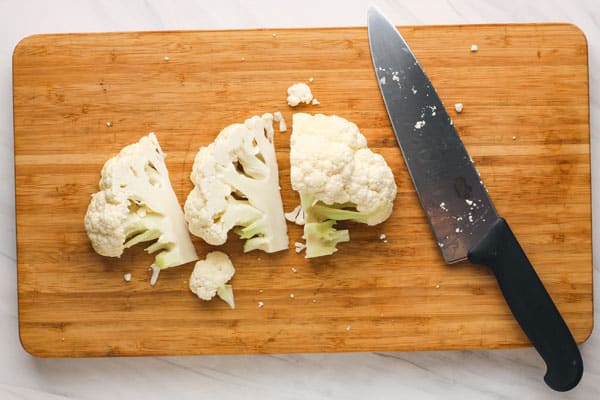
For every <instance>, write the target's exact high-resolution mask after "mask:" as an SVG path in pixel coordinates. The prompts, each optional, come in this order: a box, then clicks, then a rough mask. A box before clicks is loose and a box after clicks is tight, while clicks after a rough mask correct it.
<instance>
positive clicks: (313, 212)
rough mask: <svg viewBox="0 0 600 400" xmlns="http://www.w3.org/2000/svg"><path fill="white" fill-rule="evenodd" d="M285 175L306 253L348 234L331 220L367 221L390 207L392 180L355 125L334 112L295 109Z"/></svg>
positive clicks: (320, 252) (327, 250)
mask: <svg viewBox="0 0 600 400" xmlns="http://www.w3.org/2000/svg"><path fill="white" fill-rule="evenodd" d="M290 160H291V180H292V187H293V189H294V190H296V191H297V192H299V194H300V201H301V204H302V208H303V210H304V214H305V215H304V217H305V218H304V219H305V225H304V239H306V246H307V247H306V257H307V258H311V257H319V256H324V255H330V254H333V253H334V252H336V251H337V248H336V245H337V243H340V242H346V241H348V240H349V239H350V238H349V233H348V231H347V230H336V229H335V228H334V224H335V223H336V221H341V220H352V221H356V222H360V223H365V224H368V225H376V224H379V223H381V222H383V221H385V220H386V219H387V218H388V217H389V216H390V215H391V213H392V208H393V205H394V199H395V197H396V183H395V181H394V175H393V174H392V171H391V169H390V168H389V166H388V165H387V163H386V162H385V160H384V159H383V157H382V156H381V155H379V154H376V153H373V152H372V151H371V150H370V149H369V148H368V147H367V140H366V139H365V137H364V136H363V135H362V134H361V133H360V131H359V129H358V127H357V126H356V125H355V124H353V123H352V122H349V121H347V120H345V119H344V118H341V117H338V116H335V115H333V116H326V115H322V114H317V115H310V114H305V113H297V114H294V116H293V129H292V135H291V152H290Z"/></svg>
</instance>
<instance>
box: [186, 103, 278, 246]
mask: <svg viewBox="0 0 600 400" xmlns="http://www.w3.org/2000/svg"><path fill="white" fill-rule="evenodd" d="M191 180H192V182H193V183H194V186H195V187H194V189H193V190H192V191H191V192H190V194H189V196H188V198H187V201H186V202H185V207H184V209H185V218H186V220H187V222H188V227H189V230H190V232H192V233H193V234H194V235H196V236H199V237H201V238H202V239H204V240H205V241H206V242H207V243H208V244H212V245H215V246H218V245H221V244H223V243H225V241H227V233H228V232H229V231H230V230H231V229H232V228H234V227H237V228H236V229H235V232H236V233H237V234H238V235H240V237H241V238H242V239H247V240H246V242H245V244H244V251H245V252H248V251H252V250H255V249H260V250H263V251H265V252H267V253H273V252H276V251H280V250H285V249H287V248H288V237H287V227H286V224H285V219H284V215H283V205H282V202H281V194H280V193H279V171H278V169H277V158H276V156H275V148H274V146H273V116H272V115H271V114H264V115H263V116H262V117H258V116H255V117H252V118H250V119H248V120H246V121H245V122H244V123H243V124H233V125H230V126H228V127H226V128H225V129H223V130H222V131H221V133H219V135H218V136H217V138H216V139H215V141H214V142H213V143H211V144H210V145H208V146H206V147H202V148H200V151H199V152H198V154H196V158H195V160H194V166H193V167H192V174H191Z"/></svg>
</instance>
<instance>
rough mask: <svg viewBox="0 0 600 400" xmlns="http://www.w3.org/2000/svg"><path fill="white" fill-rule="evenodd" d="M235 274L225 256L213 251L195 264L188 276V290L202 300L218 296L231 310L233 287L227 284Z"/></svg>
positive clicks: (233, 305) (232, 305)
mask: <svg viewBox="0 0 600 400" xmlns="http://www.w3.org/2000/svg"><path fill="white" fill-rule="evenodd" d="M233 274H235V268H234V267H233V264H232V263H231V260H230V259H229V257H228V256H227V254H225V253H222V252H220V251H213V252H210V253H208V254H207V255H206V259H205V260H200V261H198V262H197V263H196V266H195V267H194V271H193V272H192V275H191V276H190V283H189V285H190V290H191V291H192V293H194V294H196V295H197V296H198V297H199V298H201V299H202V300H207V301H208V300H210V299H212V298H213V297H215V295H217V296H219V297H220V298H221V299H222V300H223V301H225V302H226V303H227V304H229V306H230V307H231V308H235V302H234V299H233V287H232V286H231V285H228V284H227V282H229V280H230V279H231V278H232V277H233Z"/></svg>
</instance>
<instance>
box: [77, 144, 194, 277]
mask: <svg viewBox="0 0 600 400" xmlns="http://www.w3.org/2000/svg"><path fill="white" fill-rule="evenodd" d="M84 222H85V230H86V232H87V235H88V237H89V239H90V241H91V243H92V246H93V248H94V250H95V251H96V253H98V254H100V255H102V256H107V257H120V256H121V254H123V251H124V250H125V249H126V248H129V247H131V246H133V245H136V244H138V243H142V242H149V241H154V243H152V244H151V245H150V246H148V247H147V248H146V251H147V252H148V253H155V252H158V253H157V254H156V257H155V260H154V265H155V266H156V267H158V268H160V269H164V268H169V267H175V266H178V265H181V264H185V263H188V262H191V261H195V260H197V259H198V256H197V255H196V250H195V249H194V246H193V244H192V241H191V238H190V235H189V233H188V231H187V227H186V223H185V218H184V216H183V212H182V210H181V206H180V205H179V201H178V200H177V196H176V195H175V192H174V191H173V188H172V187H171V182H170V180H169V172H168V170H167V167H166V165H165V154H164V153H163V151H162V149H161V147H160V145H159V143H158V140H157V139H156V136H155V135H154V133H150V134H148V135H147V136H144V137H142V138H141V139H140V141H139V142H137V143H134V144H131V145H129V146H126V147H124V148H123V149H122V150H121V152H120V153H119V154H118V155H116V156H114V157H112V158H111V159H109V160H108V161H107V162H106V163H105V164H104V167H103V168H102V172H101V178H100V191H99V192H98V193H95V194H93V195H92V199H91V201H90V204H89V206H88V209H87V212H86V214H85V221H84Z"/></svg>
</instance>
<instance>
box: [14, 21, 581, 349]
mask: <svg viewBox="0 0 600 400" xmlns="http://www.w3.org/2000/svg"><path fill="white" fill-rule="evenodd" d="M400 30H401V31H402V33H403V35H405V37H406V39H407V40H408V42H409V43H410V45H411V47H412V48H413V50H414V52H415V53H416V55H417V57H418V58H419V60H420V61H421V63H422V65H423V67H424V68H425V69H426V71H427V73H428V74H429V76H430V78H431V80H432V82H433V83H434V85H435V86H436V88H437V89H438V91H439V94H440V96H441V98H442V99H443V100H444V101H445V103H446V104H447V105H448V108H449V112H450V114H451V116H452V117H453V119H454V123H455V125H456V127H457V128H458V131H459V132H460V135H461V137H462V139H463V141H464V143H465V145H466V146H467V148H468V150H469V152H470V154H471V155H472V157H473V159H474V160H475V163H476V165H477V167H478V168H479V171H480V172H481V175H482V177H483V180H484V182H485V183H486V184H487V187H488V189H489V192H490V194H491V196H492V198H493V200H494V203H495V205H496V207H497V209H498V210H499V213H500V214H501V215H503V216H505V217H506V218H507V220H508V221H509V222H510V224H511V226H512V228H513V230H514V231H515V233H516V235H517V237H518V238H519V241H520V242H521V244H522V246H523V248H524V249H525V251H526V253H527V254H528V255H529V258H530V259H531V261H532V263H533V265H534V266H535V269H536V270H537V272H538V274H539V275H540V277H541V279H542V280H543V282H544V283H545V285H546V287H547V289H548V291H549V292H550V294H551V296H552V297H553V298H554V300H555V302H556V303H557V305H558V308H559V309H560V311H561V312H562V314H563V316H564V318H565V320H566V322H567V324H568V325H569V327H570V329H571V330H572V331H573V333H574V335H575V338H576V339H577V342H579V343H581V342H583V341H584V340H585V339H586V338H587V337H588V336H589V335H590V332H591V329H592V319H593V318H592V245H591V204H590V197H591V196H590V195H591V190H590V146H589V138H590V135H589V108H588V70H587V47H586V41H585V38H584V36H583V34H582V32H581V31H579V30H578V29H577V28H576V27H574V26H572V25H561V24H531V25H480V26H435V27H432V26H421V27H401V28H400ZM471 44H477V45H478V46H479V51H477V52H471V51H470V47H471ZM13 63H14V64H13V74H14V82H13V84H14V125H15V162H16V211H17V249H18V292H19V326H20V337H21V341H22V344H23V346H24V348H25V349H26V350H27V351H29V352H30V353H32V354H35V355H38V356H44V357H53V356H61V357H63V356H65V357H80V356H124V355H135V356H137V355H166V354H168V355H172V354H226V353H279V352H281V353H290V352H333V351H405V350H431V349H466V348H469V349H475V348H509V347H517V346H525V345H528V341H527V339H526V337H525V336H524V334H523V333H522V332H521V330H520V329H519V327H518V325H517V323H516V322H515V321H514V320H513V318H512V315H511V313H510V311H509V309H508V307H507V306H506V304H505V302H504V299H503V297H502V296H501V294H500V291H499V289H498V287H497V284H496V282H495V280H494V278H493V276H492V274H491V272H490V270H488V269H486V268H483V267H478V266H474V265H470V264H468V263H463V264H458V265H453V266H448V265H445V264H444V262H443V260H442V257H441V255H440V253H439V251H438V249H437V247H436V244H435V242H434V240H433V237H432V235H431V233H430V231H429V227H428V225H427V221H426V219H425V216H424V213H423V211H422V210H421V208H420V206H419V204H418V201H417V197H416V195H415V191H414V188H413V185H412V183H411V181H410V178H409V176H408V173H407V171H406V168H405V165H404V162H403V160H402V158H401V155H400V151H399V149H398V147H397V145H396V142H395V139H394V137H393V135H392V131H391V127H390V124H389V121H388V118H387V115H386V113H385V110H384V106H383V102H382V100H381V98H380V94H379V90H378V88H377V85H376V80H375V79H374V72H373V70H372V67H371V60H370V53H369V48H368V44H367V31H366V29H365V28H347V29H346V28H344V29H304V30H303V29H290V30H254V31H217V32H214V31H203V32H142V33H140V32H135V33H99V34H75V35H74V34H69V35H41V36H32V37H28V38H26V39H24V40H23V41H21V42H20V43H19V45H18V46H17V47H16V49H15V52H14V58H13ZM311 77H313V78H314V81H313V82H312V83H311V87H312V90H313V92H314V94H315V96H316V98H318V100H319V101H320V103H321V104H320V105H318V106H312V105H311V106H301V107H299V108H297V109H295V110H292V109H290V108H289V107H288V106H287V104H286V89H287V87H288V86H290V85H291V84H292V83H295V82H303V81H304V82H307V81H308V80H309V78H311ZM458 102H461V103H463V104H464V111H463V112H462V113H460V114H457V113H456V112H455V111H454V107H453V105H454V104H455V103H458ZM277 110H280V111H281V112H282V113H283V115H284V117H285V119H286V120H287V122H288V124H291V117H292V113H293V112H296V111H303V112H310V113H324V114H338V115H340V116H343V117H345V118H347V119H349V120H351V121H354V122H355V123H357V124H358V126H359V127H360V129H361V130H362V132H363V133H364V135H365V136H366V137H367V139H368V141H369V145H370V147H371V148H372V149H374V150H375V151H377V152H379V153H381V154H382V155H383V156H384V157H385V158H386V159H387V161H388V163H389V164H390V166H391V167H392V168H393V170H394V172H395V176H396V181H397V184H398V197H397V199H396V203H395V210H394V213H393V215H392V216H391V218H390V219H389V220H388V221H387V222H385V223H384V224H382V225H380V226H376V227H368V226H365V225H360V224H349V225H348V226H349V227H350V231H351V237H352V241H351V242H350V243H347V244H342V245H340V246H339V252H338V253H336V254H335V255H333V256H331V257H325V258H320V259H316V260H313V261H310V262H309V261H307V260H306V259H304V258H303V256H302V255H298V254H296V253H295V251H294V250H293V249H291V250H289V251H285V252H281V253H277V254H264V253H261V252H253V253H249V254H243V253H242V251H241V241H240V240H239V239H236V238H235V237H233V235H232V236H231V237H232V238H231V240H230V241H229V242H228V243H227V244H226V245H225V246H223V247H222V249H223V250H224V251H226V252H227V253H229V254H230V256H231V258H232V260H233V262H234V264H235V266H236V268H237V274H236V276H235V277H234V280H233V285H234V287H235V297H236V303H237V308H236V309H235V310H230V309H228V307H227V305H226V304H225V303H223V302H222V301H219V300H215V301H212V302H210V303H206V302H202V301H200V300H199V299H198V298H196V297H195V296H194V295H193V294H192V293H190V292H189V290H188V288H187V279H188V277H189V275H190V272H191V270H192V267H193V265H191V264H189V265H185V266H182V267H179V268H175V269H171V270H167V271H165V272H163V273H162V274H161V276H160V279H159V281H158V283H157V284H156V286H154V287H151V286H150V285H149V283H148V281H149V277H150V272H149V271H148V266H149V265H150V263H151V262H152V257H149V256H147V255H145V254H144V253H143V251H142V250H141V249H140V248H136V249H132V250H130V251H128V252H126V253H125V255H124V256H123V257H122V258H121V259H108V258H103V257H100V256H98V255H96V254H95V253H94V252H93V251H92V249H91V247H90V244H89V242H88V239H87V237H86V234H85V231H84V228H83V216H84V213H85V211H86V207H87V204H88V201H89V196H90V194H91V193H93V192H95V191H97V190H98V187H97V185H98V179H99V174H100V169H101V167H102V165H103V163H104V162H105V161H106V160H107V159H108V158H109V157H110V156H112V155H114V154H116V153H117V152H118V151H119V150H120V149H121V148H122V147H123V146H125V145H127V144H129V143H133V142H135V141H137V140H138V139H139V138H140V137H141V136H143V135H145V134H147V133H148V132H150V131H154V132H156V134H157V136H158V138H159V140H160V143H161V145H162V147H163V149H164V150H165V152H166V153H167V155H168V157H167V165H168V167H169V169H170V174H171V179H172V184H173V187H174V188H175V190H176V192H177V194H178V196H179V199H180V201H181V202H182V203H183V202H184V200H185V198H186V196H187V194H188V192H189V191H190V190H191V188H192V185H191V182H190V181H189V179H188V176H189V174H190V170H191V166H192V162H193V159H194V155H195V153H196V151H197V149H198V148H199V147H200V146H203V145H206V144H208V143H210V142H211V141H212V140H213V138H214V137H215V136H216V135H217V133H218V132H219V131H220V130H221V129H222V128H223V127H225V126H226V125H228V124H230V123H234V122H241V121H243V120H244V119H246V118H248V117H250V116H252V115H255V114H261V113H264V112H274V111H277ZM289 137H290V132H289V131H288V132H285V133H277V134H276V139H275V140H276V146H277V152H278V153H277V155H278V160H279V167H280V169H281V188H282V195H283V201H284V206H285V209H286V210H291V209H292V208H293V207H294V206H295V205H296V204H298V202H299V200H298V197H297V195H296V194H295V193H294V192H293V191H292V190H291V186H290V182H289V159H288V155H289ZM288 228H289V235H290V242H291V244H292V248H293V242H295V241H299V240H300V237H301V228H300V227H297V226H292V225H289V226H288ZM382 233H385V235H386V236H387V241H382V240H380V239H379V236H380V234H382ZM195 244H196V246H197V249H198V252H199V254H200V255H201V256H204V255H205V254H206V253H207V252H208V251H210V250H212V248H211V247H209V246H207V245H206V244H204V243H203V242H202V241H201V240H195ZM292 268H295V269H296V271H297V272H293V271H292ZM127 272H130V273H131V274H132V276H133V278H132V281H131V282H129V283H127V282H125V281H124V280H123V274H125V273H127ZM292 294H293V296H292ZM292 297H293V298H292ZM259 301H262V302H264V307H262V308H259V307H258V302H259Z"/></svg>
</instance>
